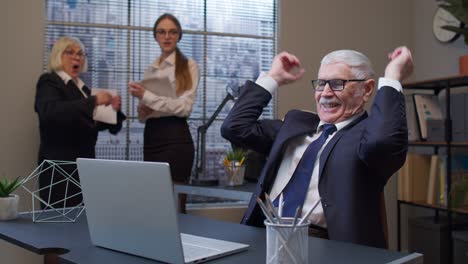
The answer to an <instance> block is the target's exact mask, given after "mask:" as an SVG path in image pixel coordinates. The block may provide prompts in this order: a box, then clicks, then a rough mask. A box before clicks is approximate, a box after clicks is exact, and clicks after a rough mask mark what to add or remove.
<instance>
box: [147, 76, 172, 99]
mask: <svg viewBox="0 0 468 264" xmlns="http://www.w3.org/2000/svg"><path fill="white" fill-rule="evenodd" d="M140 83H141V85H143V87H145V89H146V90H148V91H150V92H152V93H154V94H156V95H159V96H165V97H171V98H175V97H176V93H175V90H174V89H173V88H172V86H171V82H170V81H169V78H167V77H164V78H151V79H143V80H142V81H141V82H140Z"/></svg>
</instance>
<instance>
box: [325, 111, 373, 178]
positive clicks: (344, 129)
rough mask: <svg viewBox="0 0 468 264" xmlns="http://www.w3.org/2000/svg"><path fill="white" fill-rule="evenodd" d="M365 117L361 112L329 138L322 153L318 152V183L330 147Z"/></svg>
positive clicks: (365, 114)
mask: <svg viewBox="0 0 468 264" xmlns="http://www.w3.org/2000/svg"><path fill="white" fill-rule="evenodd" d="M366 118H367V113H364V114H362V115H361V116H360V117H358V118H357V119H356V120H354V121H353V122H351V123H350V124H348V125H347V126H345V127H343V128H342V129H340V131H338V132H337V133H336V135H334V136H333V137H332V139H330V141H329V142H328V143H327V145H326V146H325V148H324V149H323V151H322V153H321V154H320V167H319V183H320V181H321V180H322V173H323V168H324V167H325V164H326V162H327V160H328V157H329V156H330V153H331V151H332V149H333V148H334V147H335V145H336V143H337V142H338V141H339V140H340V138H341V137H342V136H344V135H345V134H346V133H347V132H348V131H349V130H350V129H351V128H353V127H354V126H355V125H356V124H357V123H359V122H361V121H362V120H364V119H366Z"/></svg>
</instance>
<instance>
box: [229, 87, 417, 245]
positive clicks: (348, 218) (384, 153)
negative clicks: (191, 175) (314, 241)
mask: <svg viewBox="0 0 468 264" xmlns="http://www.w3.org/2000/svg"><path fill="white" fill-rule="evenodd" d="M270 100H271V94H270V93H269V92H268V91H266V90H265V89H263V88H262V87H259V86H258V85H256V84H255V83H253V82H250V81H248V82H247V83H246V85H245V86H244V87H243V90H242V92H241V95H240V97H239V99H238V100H237V102H236V104H235V105H234V107H233V109H232V110H231V112H230V113H229V115H228V116H227V118H226V120H225V122H224V123H223V125H222V127H221V133H222V135H223V137H225V138H226V139H228V140H230V141H231V142H233V143H234V144H235V145H239V146H242V147H245V148H251V149H253V150H255V151H257V152H260V153H264V154H268V160H267V163H266V164H265V167H264V169H263V171H262V174H261V176H260V178H259V183H258V185H257V188H256V190H255V193H254V195H253V197H252V199H251V201H250V204H249V207H248V209H247V212H246V214H245V216H244V219H243V220H242V223H245V224H248V225H253V226H263V220H264V216H263V214H262V212H261V210H260V208H259V206H258V205H257V203H256V200H255V199H256V197H263V194H264V193H265V192H267V193H269V192H270V190H271V188H272V185H273V183H274V181H275V178H276V174H277V171H278V168H279V165H280V163H281V160H282V158H283V153H284V150H285V147H286V146H287V145H288V142H289V140H291V139H294V138H297V137H303V136H304V135H306V134H311V133H314V132H315V129H316V128H317V125H318V123H319V121H320V120H319V117H318V116H317V115H316V114H314V113H310V112H304V111H299V110H291V111H289V112H288V113H287V114H286V116H285V118H284V120H283V121H281V120H258V118H259V117H260V115H261V113H262V111H263V108H264V107H265V106H267V104H268V103H269V101H270ZM371 113H372V114H371V115H370V116H369V115H367V113H364V114H363V115H362V116H360V117H359V118H358V119H357V120H354V121H353V122H352V123H350V124H349V125H347V126H346V127H344V128H343V129H341V130H340V131H338V132H337V133H336V134H335V135H334V136H333V138H332V139H331V140H330V141H329V142H328V144H327V145H326V147H325V149H324V150H323V152H322V154H321V156H320V168H319V186H318V188H319V194H320V197H321V199H322V206H323V209H324V214H325V218H326V221H327V228H328V235H329V238H330V239H333V240H339V241H345V242H352V243H357V244H363V245H369V246H375V247H384V246H385V239H384V231H383V226H382V223H381V218H380V217H381V215H380V206H381V205H380V197H381V196H380V195H381V193H382V191H383V188H384V185H385V184H386V182H387V180H388V179H389V178H390V177H391V176H392V174H394V173H395V172H396V171H397V170H398V169H399V168H400V167H401V166H402V165H403V163H404V161H405V157H406V152H407V146H408V133H407V127H406V116H405V105H404V97H403V95H402V94H401V93H400V92H398V91H397V90H395V89H393V88H391V87H382V88H381V89H380V90H379V91H378V93H377V95H376V98H375V100H374V104H373V106H372V109H371Z"/></svg>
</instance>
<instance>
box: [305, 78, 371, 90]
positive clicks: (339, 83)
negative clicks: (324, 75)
mask: <svg viewBox="0 0 468 264" xmlns="http://www.w3.org/2000/svg"><path fill="white" fill-rule="evenodd" d="M364 81H367V80H366V79H351V80H342V79H332V80H323V79H317V80H312V87H314V89H315V91H323V90H324V89H325V85H327V83H328V85H330V88H331V89H332V90H333V91H342V90H343V89H344V88H345V85H346V83H347V82H364Z"/></svg>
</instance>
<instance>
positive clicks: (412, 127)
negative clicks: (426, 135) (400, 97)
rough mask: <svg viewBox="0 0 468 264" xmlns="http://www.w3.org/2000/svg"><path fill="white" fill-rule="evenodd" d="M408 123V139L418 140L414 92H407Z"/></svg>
mask: <svg viewBox="0 0 468 264" xmlns="http://www.w3.org/2000/svg"><path fill="white" fill-rule="evenodd" d="M405 108H406V123H407V124H408V140H410V141H417V140H420V139H421V138H420V137H419V131H418V124H417V118H416V110H415V106H414V99H413V95H412V94H405Z"/></svg>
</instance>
